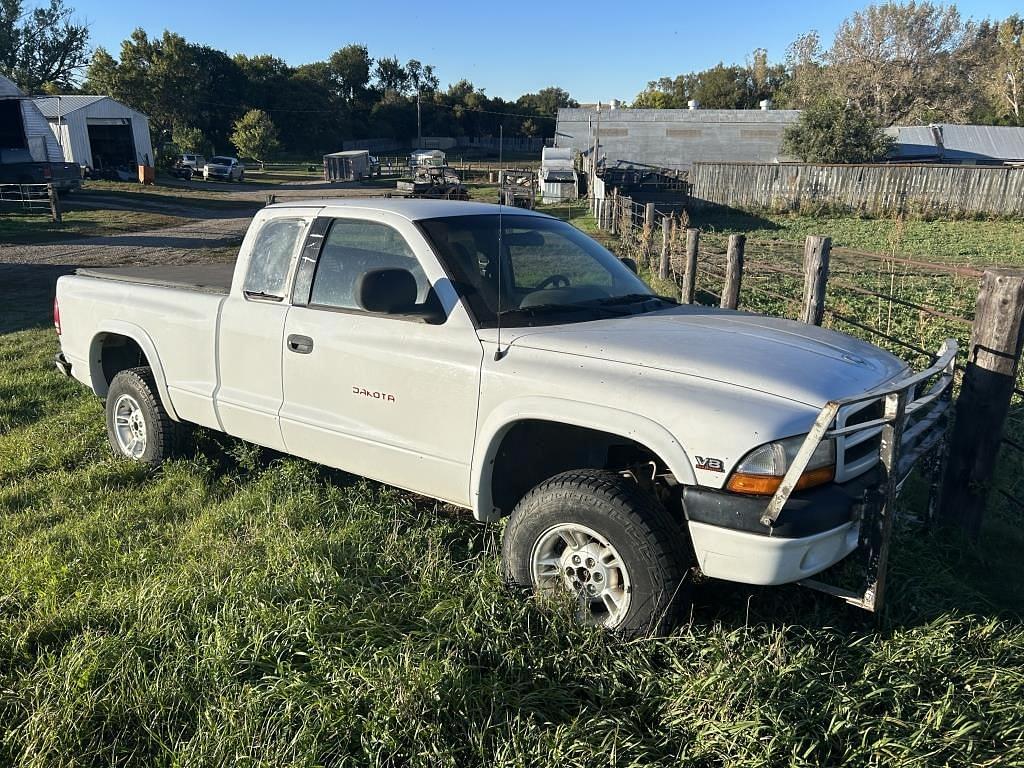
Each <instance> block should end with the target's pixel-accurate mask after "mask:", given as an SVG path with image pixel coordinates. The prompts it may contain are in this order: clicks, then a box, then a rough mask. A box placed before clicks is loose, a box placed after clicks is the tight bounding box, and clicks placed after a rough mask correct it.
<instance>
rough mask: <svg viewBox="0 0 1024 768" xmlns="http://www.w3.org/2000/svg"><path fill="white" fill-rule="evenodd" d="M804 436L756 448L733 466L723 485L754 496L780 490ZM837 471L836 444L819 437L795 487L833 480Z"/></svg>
mask: <svg viewBox="0 0 1024 768" xmlns="http://www.w3.org/2000/svg"><path fill="white" fill-rule="evenodd" d="M805 437H806V435H797V436H796V437H787V438H786V439H785V440H777V441H775V442H774V443H768V444H767V445H762V446H761V447H760V448H755V449H754V450H752V451H751V452H750V453H748V454H747V455H746V456H744V457H743V460H742V461H740V463H739V464H737V465H736V469H734V470H733V472H732V475H730V477H729V482H728V483H726V486H725V487H726V488H727V489H728V490H730V491H733V492H735V493H746V494H751V495H755V496H769V495H771V494H773V493H775V491H777V490H778V489H779V486H780V485H781V484H782V478H783V477H784V476H785V474H786V471H787V470H788V469H789V466H790V464H792V463H793V459H794V458H796V452H797V451H799V450H800V446H801V445H803V442H804V438H805ZM835 472H836V445H835V442H834V441H832V440H822V441H821V442H820V443H819V444H818V447H817V448H815V449H814V453H813V454H811V460H810V461H809V462H808V463H807V468H806V469H805V470H804V473H803V474H802V475H800V479H799V480H798V481H797V483H796V489H795V490H798V491H800V490H803V489H805V488H813V487H814V486H816V485H824V484H825V483H829V482H831V481H832V478H833V477H835Z"/></svg>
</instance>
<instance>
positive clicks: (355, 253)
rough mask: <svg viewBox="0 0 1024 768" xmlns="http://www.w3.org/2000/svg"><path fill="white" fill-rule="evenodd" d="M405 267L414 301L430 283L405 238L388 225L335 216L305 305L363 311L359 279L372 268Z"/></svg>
mask: <svg viewBox="0 0 1024 768" xmlns="http://www.w3.org/2000/svg"><path fill="white" fill-rule="evenodd" d="M393 268H399V269H406V270H408V271H410V272H412V274H413V277H415V278H416V302H417V303H418V304H422V303H423V302H425V301H426V298H427V295H428V294H429V292H430V283H429V282H428V281H427V276H426V275H425V274H424V272H423V268H422V267H421V266H420V263H419V261H417V260H416V256H415V255H414V254H413V252H412V249H411V248H410V247H409V244H408V243H407V242H406V241H405V238H404V237H402V235H401V234H400V233H399V232H398V231H397V230H395V229H393V228H392V227H390V226H388V225H386V224H381V223H379V222H376V221H365V220H362V219H341V218H339V219H335V220H334V221H333V222H332V223H331V228H330V230H328V232H327V237H326V238H325V239H324V244H323V247H322V249H321V250H320V258H319V261H318V263H317V266H316V272H315V274H314V275H313V284H312V287H311V290H310V293H309V305H310V306H319V307H329V308H332V309H346V310H354V311H363V308H362V307H361V306H360V304H359V297H358V296H357V295H356V291H357V286H358V285H359V279H360V278H361V277H362V276H363V275H364V274H366V273H367V272H369V271H371V270H375V269H393Z"/></svg>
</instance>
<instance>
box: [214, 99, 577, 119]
mask: <svg viewBox="0 0 1024 768" xmlns="http://www.w3.org/2000/svg"><path fill="white" fill-rule="evenodd" d="M196 104H202V105H203V106H207V107H223V108H225V109H236V110H239V111H241V110H245V109H254V108H256V107H253V106H252V105H244V104H227V103H225V102H220V101H206V100H204V99H197V100H196ZM427 105H428V106H432V107H437V108H438V109H447V110H449V111H452V112H454V111H455V110H456V109H461V110H462V111H463V112H475V113H477V114H482V115H498V116H501V117H523V118H527V119H530V120H553V121H557V120H558V118H557V117H554V116H552V115H541V114H529V113H526V112H499V111H496V110H493V109H481V108H479V107H466V106H463V105H461V104H454V105H452V104H438V103H436V102H427ZM262 109H263V111H264V112H269V113H271V114H273V113H275V112H289V113H294V114H315V115H332V114H335V113H336V111H337V110H334V109H291V108H289V107H275V108H271V107H266V108H262Z"/></svg>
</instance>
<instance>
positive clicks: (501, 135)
mask: <svg viewBox="0 0 1024 768" xmlns="http://www.w3.org/2000/svg"><path fill="white" fill-rule="evenodd" d="M504 148H505V126H504V125H501V124H499V125H498V258H497V262H498V312H497V314H498V348H497V349H495V350H494V360H495V361H498V360H501V358H503V357H504V356H505V354H506V353H507V352H508V350H507V349H506V350H505V352H502V351H501V273H502V271H503V270H502V268H501V250H502V248H501V236H502V230H503V229H504V228H503V227H502V225H501V211H502V206H504V205H505V195H504V194H503V193H502V187H503V186H504V185H503V183H502V181H503V176H504V174H503V172H502V165H503V163H504V161H503V159H502V158H503V156H504V155H503V150H504Z"/></svg>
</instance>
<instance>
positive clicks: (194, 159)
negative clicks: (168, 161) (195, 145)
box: [175, 153, 206, 173]
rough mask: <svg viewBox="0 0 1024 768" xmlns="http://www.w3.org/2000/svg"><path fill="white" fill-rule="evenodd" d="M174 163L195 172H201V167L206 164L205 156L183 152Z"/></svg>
mask: <svg viewBox="0 0 1024 768" xmlns="http://www.w3.org/2000/svg"><path fill="white" fill-rule="evenodd" d="M175 165H179V166H181V167H182V168H191V169H192V170H193V171H194V172H195V173H201V172H202V170H203V168H204V167H205V166H206V158H205V157H203V156H202V155H193V154H188V153H186V154H184V155H182V156H181V160H179V161H178V162H177V163H175Z"/></svg>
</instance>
